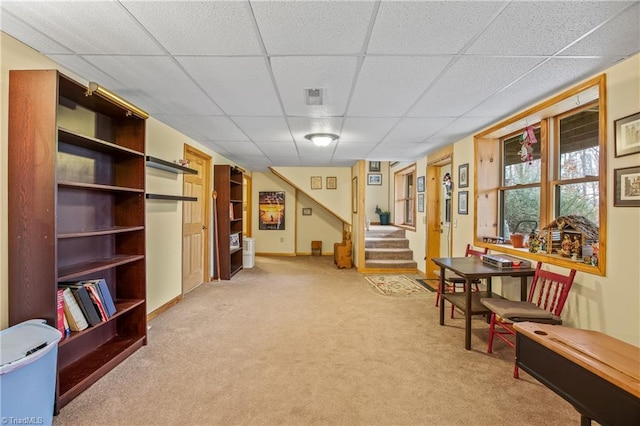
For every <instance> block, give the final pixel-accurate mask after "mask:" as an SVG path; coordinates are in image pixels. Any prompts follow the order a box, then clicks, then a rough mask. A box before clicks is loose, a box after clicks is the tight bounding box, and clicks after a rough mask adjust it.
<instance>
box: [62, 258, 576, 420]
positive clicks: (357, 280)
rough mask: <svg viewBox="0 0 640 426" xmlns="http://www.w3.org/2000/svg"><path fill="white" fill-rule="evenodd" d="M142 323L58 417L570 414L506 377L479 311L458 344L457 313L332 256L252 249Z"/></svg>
mask: <svg viewBox="0 0 640 426" xmlns="http://www.w3.org/2000/svg"><path fill="white" fill-rule="evenodd" d="M149 285H153V283H149ZM432 294H433V293H432ZM150 324H151V325H152V328H151V330H150V331H149V344H148V345H147V346H145V347H144V348H142V349H140V350H139V351H137V352H136V353H134V354H133V355H132V356H131V357H130V358H128V359H127V360H126V361H125V362H124V363H123V364H121V365H119V366H118V367H116V368H115V369H114V370H112V371H111V372H110V373H109V374H107V375H106V376H105V377H103V378H102V379H100V380H99V381H98V382H97V383H96V384H94V385H93V386H92V387H91V388H89V389H88V390H87V391H85V392H84V393H82V394H81V395H80V396H79V397H77V398H76V399H74V400H73V401H72V402H71V403H70V404H69V405H67V406H66V407H64V408H63V409H62V410H61V413H60V415H59V416H57V417H56V418H55V419H54V424H55V425H57V426H61V425H87V424H91V425H491V426H495V425H544V426H552V425H563V426H566V425H578V424H579V416H578V414H577V412H576V411H575V410H574V409H573V407H572V406H571V405H570V404H569V403H567V402H565V401H564V400H563V399H562V398H560V397H559V396H557V395H556V394H554V393H553V392H552V391H550V390H548V389H547V388H546V387H544V386H543V385H541V384H540V383H538V382H537V381H536V380H535V379H533V378H531V377H530V376H528V375H527V374H526V373H524V372H521V379H520V380H515V379H513V377H512V372H513V355H514V353H513V349H511V348H507V347H505V346H504V345H500V344H497V345H496V351H497V353H496V354H493V355H489V354H487V353H486V352H485V349H486V341H487V336H488V325H487V324H486V322H485V321H484V319H483V318H478V319H474V321H473V332H472V345H473V349H472V350H470V351H467V350H465V349H464V343H463V341H464V318H463V317H462V316H461V315H457V316H456V319H449V318H448V317H447V318H446V326H440V325H439V324H438V309H437V308H435V307H434V300H433V298H432V297H381V295H380V293H379V292H378V290H376V289H375V288H373V287H372V286H371V285H369V284H368V283H367V282H366V281H365V280H364V279H363V275H362V274H359V273H357V272H356V271H355V270H344V269H341V270H338V269H336V268H335V266H334V265H333V258H332V257H329V256H322V257H320V256H305V257H297V258H296V257H272V258H268V257H257V259H256V267H255V268H253V269H247V270H244V271H242V272H241V273H240V274H238V275H236V276H235V277H234V278H233V279H232V280H231V281H222V282H220V283H219V282H217V281H216V282H213V283H207V284H204V285H202V286H200V287H198V288H197V289H196V290H194V291H192V292H191V293H189V294H188V295H187V296H186V297H185V299H184V300H183V301H182V302H181V303H179V304H177V305H176V306H175V307H173V308H171V309H170V310H168V311H167V312H165V313H164V314H162V315H160V316H159V317H157V318H156V319H154V320H153V321H151V323H150Z"/></svg>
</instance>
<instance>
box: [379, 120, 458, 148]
mask: <svg viewBox="0 0 640 426" xmlns="http://www.w3.org/2000/svg"><path fill="white" fill-rule="evenodd" d="M453 120H454V117H428V118H424V117H420V118H410V117H408V118H404V119H402V120H401V121H400V122H399V123H398V125H397V126H396V127H394V128H393V130H391V132H390V133H389V134H388V135H387V136H386V137H385V138H384V142H391V143H395V142H397V141H402V142H412V143H416V142H421V141H423V140H425V139H427V137H429V136H431V135H432V134H434V133H436V132H437V131H438V130H440V129H442V128H443V127H444V126H446V125H447V124H449V123H451V122H452V121H453Z"/></svg>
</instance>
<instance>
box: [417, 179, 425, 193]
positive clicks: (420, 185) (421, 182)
mask: <svg viewBox="0 0 640 426" xmlns="http://www.w3.org/2000/svg"><path fill="white" fill-rule="evenodd" d="M417 186H418V192H424V176H418V183H417Z"/></svg>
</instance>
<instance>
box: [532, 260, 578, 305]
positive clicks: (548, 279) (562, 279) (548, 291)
mask: <svg viewBox="0 0 640 426" xmlns="http://www.w3.org/2000/svg"><path fill="white" fill-rule="evenodd" d="M575 276H576V271H575V269H572V270H571V271H570V272H569V275H562V274H558V273H556V272H551V271H545V270H543V269H542V262H539V263H538V266H536V272H535V274H534V276H533V282H532V283H531V291H530V292H529V297H528V299H527V300H528V302H530V303H535V304H536V305H537V306H538V307H539V308H541V309H544V310H545V311H548V312H551V313H552V314H554V315H556V316H560V314H561V313H562V309H563V308H564V305H565V302H566V301H567V297H568V296H569V290H571V287H572V286H573V280H574V278H575ZM534 299H535V302H534Z"/></svg>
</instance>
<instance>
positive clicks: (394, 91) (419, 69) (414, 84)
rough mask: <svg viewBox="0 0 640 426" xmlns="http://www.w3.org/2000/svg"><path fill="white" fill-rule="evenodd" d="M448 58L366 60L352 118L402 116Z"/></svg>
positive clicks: (370, 58) (383, 58)
mask: <svg viewBox="0 0 640 426" xmlns="http://www.w3.org/2000/svg"><path fill="white" fill-rule="evenodd" d="M450 60H451V59H450V58H448V57H429V58H420V57H408V56H400V57H367V58H366V59H365V60H364V64H363V65H362V69H361V70H360V76H359V78H358V83H357V84H356V89H355V91H354V93H353V98H352V100H351V105H350V106H349V111H348V113H349V115H353V116H374V117H376V116H377V117H399V116H402V115H403V114H404V113H406V112H407V110H408V109H409V108H410V107H411V106H412V105H413V103H414V102H415V101H416V100H417V99H418V98H419V97H420V95H421V94H422V92H424V90H425V89H426V88H427V87H428V86H429V85H430V84H431V83H432V82H433V80H434V79H435V78H436V77H437V76H438V74H440V72H441V71H442V70H443V69H444V68H445V66H446V65H447V64H448V63H449V62H450Z"/></svg>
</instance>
